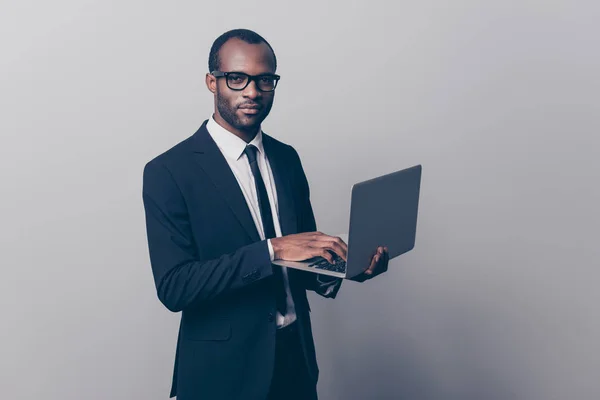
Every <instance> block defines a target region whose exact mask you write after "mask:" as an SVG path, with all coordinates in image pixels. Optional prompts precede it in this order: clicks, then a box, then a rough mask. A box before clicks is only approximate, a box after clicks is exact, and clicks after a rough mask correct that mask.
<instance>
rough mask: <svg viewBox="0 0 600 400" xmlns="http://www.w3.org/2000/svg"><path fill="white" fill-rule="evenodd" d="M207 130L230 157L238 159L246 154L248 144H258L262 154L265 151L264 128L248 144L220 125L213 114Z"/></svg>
mask: <svg viewBox="0 0 600 400" xmlns="http://www.w3.org/2000/svg"><path fill="white" fill-rule="evenodd" d="M206 130H207V131H208V133H209V134H210V136H211V137H212V138H213V140H214V141H215V143H216V144H217V146H218V147H219V149H221V152H223V155H225V157H227V158H229V159H233V160H236V161H237V160H238V159H239V158H240V157H241V156H242V154H244V150H245V149H246V146H247V145H250V144H252V145H254V146H256V148H257V149H258V151H259V152H260V153H261V154H262V153H264V147H263V140H262V139H263V138H262V129H259V130H258V133H257V134H256V136H254V139H252V141H251V142H250V143H248V144H246V142H245V141H244V140H243V139H241V138H240V137H238V136H237V135H235V134H233V133H231V132H230V131H228V130H227V129H225V128H223V127H222V126H221V125H219V124H218V123H217V121H215V120H214V118H213V116H211V117H210V118H209V120H208V122H207V124H206Z"/></svg>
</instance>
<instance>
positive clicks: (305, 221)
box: [290, 146, 343, 299]
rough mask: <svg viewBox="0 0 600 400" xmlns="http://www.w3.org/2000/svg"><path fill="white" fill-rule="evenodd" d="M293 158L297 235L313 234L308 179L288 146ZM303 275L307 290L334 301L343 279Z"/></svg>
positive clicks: (314, 229)
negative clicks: (303, 233)
mask: <svg viewBox="0 0 600 400" xmlns="http://www.w3.org/2000/svg"><path fill="white" fill-rule="evenodd" d="M290 148H291V150H292V153H293V158H294V160H295V164H296V171H297V172H296V176H295V182H294V184H296V185H299V187H300V190H299V193H300V196H299V199H298V201H299V205H298V212H299V226H298V233H302V232H314V231H316V230H317V223H316V221H315V215H314V213H313V209H312V205H311V204H310V188H309V186H308V179H307V178H306V174H305V173H304V168H303V167H302V162H301V161H300V156H299V155H298V152H297V151H296V149H294V148H293V147H292V146H290ZM303 275H304V286H305V288H306V289H307V290H312V291H314V292H315V293H317V294H319V295H321V296H323V297H327V298H332V299H334V298H335V297H336V296H337V293H338V291H339V290H340V287H341V286H342V282H343V279H341V278H336V277H331V276H326V275H320V274H314V273H311V272H306V273H303Z"/></svg>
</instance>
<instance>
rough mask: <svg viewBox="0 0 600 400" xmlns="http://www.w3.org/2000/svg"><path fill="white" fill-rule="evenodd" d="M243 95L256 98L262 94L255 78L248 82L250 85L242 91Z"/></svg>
mask: <svg viewBox="0 0 600 400" xmlns="http://www.w3.org/2000/svg"><path fill="white" fill-rule="evenodd" d="M242 95H243V96H244V97H248V98H250V99H255V98H257V97H259V96H260V91H259V90H258V87H257V86H256V81H254V79H251V80H250V82H248V86H246V88H245V89H244V91H243V92H242Z"/></svg>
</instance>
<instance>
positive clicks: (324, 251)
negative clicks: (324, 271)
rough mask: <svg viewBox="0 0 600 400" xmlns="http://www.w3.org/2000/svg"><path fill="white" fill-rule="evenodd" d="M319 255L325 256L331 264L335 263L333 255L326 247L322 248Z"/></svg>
mask: <svg viewBox="0 0 600 400" xmlns="http://www.w3.org/2000/svg"><path fill="white" fill-rule="evenodd" d="M317 255H318V256H321V257H323V258H325V259H326V260H327V261H329V263H330V264H333V256H332V255H331V253H330V252H328V251H327V250H326V249H321V254H317Z"/></svg>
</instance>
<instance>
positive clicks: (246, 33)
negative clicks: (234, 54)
mask: <svg viewBox="0 0 600 400" xmlns="http://www.w3.org/2000/svg"><path fill="white" fill-rule="evenodd" d="M229 39H240V40H243V41H244V42H246V43H250V44H259V43H265V44H266V45H267V46H269V49H271V53H273V60H274V62H275V70H277V57H276V56H275V51H273V48H272V47H271V45H270V44H269V42H267V41H266V40H265V38H263V37H262V36H260V35H259V34H258V33H256V32H254V31H251V30H249V29H233V30H231V31H228V32H225V33H224V34H222V35H221V36H219V37H218V38H217V39H215V41H214V43H213V44H212V47H211V48H210V54H209V55H208V72H212V71H218V70H219V68H220V63H221V60H220V59H219V50H221V47H223V45H224V44H225V42H227V41H228V40H229Z"/></svg>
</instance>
